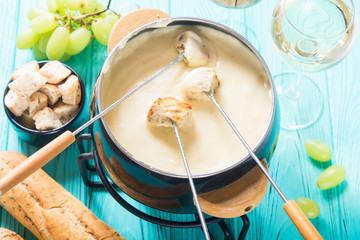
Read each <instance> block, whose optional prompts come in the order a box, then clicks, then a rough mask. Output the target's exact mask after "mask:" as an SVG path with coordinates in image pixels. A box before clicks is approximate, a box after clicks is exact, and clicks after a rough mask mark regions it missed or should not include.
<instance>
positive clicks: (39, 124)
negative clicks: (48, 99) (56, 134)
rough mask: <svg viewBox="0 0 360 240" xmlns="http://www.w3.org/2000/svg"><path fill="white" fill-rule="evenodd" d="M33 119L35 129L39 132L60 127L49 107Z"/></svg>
mask: <svg viewBox="0 0 360 240" xmlns="http://www.w3.org/2000/svg"><path fill="white" fill-rule="evenodd" d="M33 119H34V121H35V128H36V129H37V130H39V131H45V130H51V129H55V128H59V127H61V126H62V123H61V121H60V119H59V118H58V117H57V116H56V114H55V113H54V111H53V110H52V109H51V108H49V107H46V108H44V109H43V110H40V111H38V112H37V113H36V114H35V115H34V116H33Z"/></svg>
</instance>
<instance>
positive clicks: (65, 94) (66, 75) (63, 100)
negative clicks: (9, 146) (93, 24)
mask: <svg viewBox="0 0 360 240" xmlns="http://www.w3.org/2000/svg"><path fill="white" fill-rule="evenodd" d="M84 102H85V88H84V84H83V82H82V80H81V78H80V77H79V75H78V74H77V73H76V72H75V71H74V70H73V69H71V68H70V67H69V66H67V65H65V64H63V63H61V62H59V61H41V62H37V61H31V62H29V63H26V64H24V65H22V66H20V67H19V68H17V69H16V70H15V71H14V72H13V73H12V75H11V80H10V82H9V84H8V86H7V87H6V89H5V92H4V99H3V103H4V109H5V113H6V115H7V117H8V118H9V120H10V122H11V123H12V125H13V127H14V129H15V130H16V131H17V132H18V133H19V137H20V138H21V139H23V140H25V141H28V142H35V141H38V140H46V141H48V140H50V139H49V137H51V138H54V137H56V136H58V135H59V134H61V133H62V132H64V131H66V130H68V129H72V127H71V126H72V125H74V124H73V123H74V122H75V120H76V119H77V118H78V116H79V114H80V112H81V110H82V109H83V106H84Z"/></svg>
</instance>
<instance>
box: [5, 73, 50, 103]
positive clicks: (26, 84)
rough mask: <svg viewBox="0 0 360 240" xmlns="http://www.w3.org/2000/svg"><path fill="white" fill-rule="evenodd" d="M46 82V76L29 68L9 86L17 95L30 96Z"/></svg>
mask: <svg viewBox="0 0 360 240" xmlns="http://www.w3.org/2000/svg"><path fill="white" fill-rule="evenodd" d="M45 83H46V78H45V77H44V76H42V75H40V74H39V73H38V72H36V71H33V70H29V71H26V72H24V73H22V74H21V75H19V76H18V77H17V78H16V80H15V81H13V82H11V83H10V84H9V88H10V89H11V90H13V91H14V92H15V93H16V94H17V95H19V96H22V97H30V96H31V95H32V94H33V93H34V92H36V91H38V90H39V89H40V88H41V87H42V86H44V85H45Z"/></svg>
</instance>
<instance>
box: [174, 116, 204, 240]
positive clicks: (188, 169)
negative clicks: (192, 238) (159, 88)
mask: <svg viewBox="0 0 360 240" xmlns="http://www.w3.org/2000/svg"><path fill="white" fill-rule="evenodd" d="M169 119H170V122H171V124H172V126H173V128H174V131H175V135H176V139H177V142H178V144H179V147H180V152H181V156H182V159H183V162H184V165H185V169H186V173H187V175H188V179H189V184H190V188H191V191H192V194H193V196H194V200H195V205H196V209H197V212H198V215H199V218H200V222H201V226H202V229H203V232H204V234H205V239H206V240H210V236H209V231H208V228H207V225H206V222H205V218H204V214H203V212H202V210H201V206H200V202H199V198H198V195H197V192H196V189H195V185H194V181H193V178H192V175H191V172H190V168H189V164H188V162H187V159H186V156H185V151H184V148H183V145H182V142H181V138H180V134H179V129H178V125H177V123H176V122H175V121H174V120H172V119H171V118H169Z"/></svg>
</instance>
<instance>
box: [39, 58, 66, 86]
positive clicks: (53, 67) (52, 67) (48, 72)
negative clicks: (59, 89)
mask: <svg viewBox="0 0 360 240" xmlns="http://www.w3.org/2000/svg"><path fill="white" fill-rule="evenodd" d="M39 73H40V74H41V75H43V76H44V77H46V79H47V83H51V84H57V83H60V82H61V81H62V80H64V79H65V78H67V77H68V76H69V75H70V74H71V71H70V70H69V69H68V68H67V67H65V66H64V65H63V64H62V63H61V62H59V61H51V62H48V63H46V64H45V65H44V66H42V68H40V70H39Z"/></svg>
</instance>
